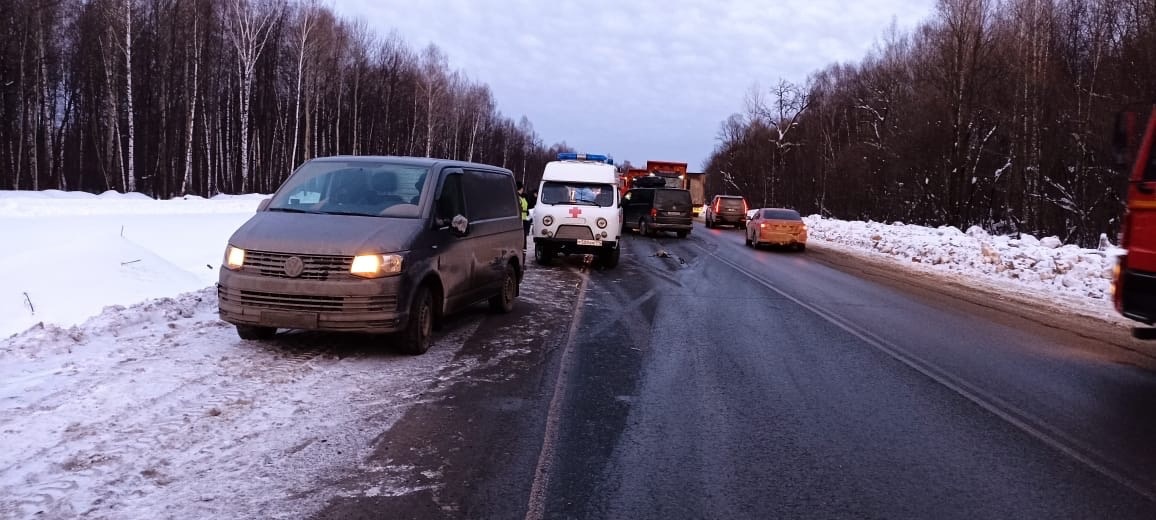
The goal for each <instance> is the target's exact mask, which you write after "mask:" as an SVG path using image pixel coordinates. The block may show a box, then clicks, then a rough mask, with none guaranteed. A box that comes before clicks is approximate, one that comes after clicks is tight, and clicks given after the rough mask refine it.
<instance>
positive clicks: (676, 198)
mask: <svg viewBox="0 0 1156 520" xmlns="http://www.w3.org/2000/svg"><path fill="white" fill-rule="evenodd" d="M654 207H656V208H658V209H664V210H675V209H689V208H690V192H689V191H686V190H655V193H654Z"/></svg>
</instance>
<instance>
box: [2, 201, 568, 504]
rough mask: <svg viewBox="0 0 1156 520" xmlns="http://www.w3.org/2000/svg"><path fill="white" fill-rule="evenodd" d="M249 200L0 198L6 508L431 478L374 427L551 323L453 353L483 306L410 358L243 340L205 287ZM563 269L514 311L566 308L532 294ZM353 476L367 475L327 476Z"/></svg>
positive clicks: (303, 500)
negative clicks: (390, 453) (380, 453)
mask: <svg viewBox="0 0 1156 520" xmlns="http://www.w3.org/2000/svg"><path fill="white" fill-rule="evenodd" d="M261 198H262V197H261V196H243V197H217V198H214V199H213V200H205V199H199V198H196V199H188V200H185V199H182V200H171V201H156V200H151V199H149V198H148V197H145V196H142V195H139V194H130V195H119V194H111V193H110V194H105V195H102V196H94V195H87V194H79V193H60V192H39V193H28V192H0V243H3V244H5V245H6V247H7V248H8V249H6V250H5V252H4V253H3V254H0V446H2V448H0V519H2V520H7V519H24V518H111V519H137V518H301V517H304V516H308V515H309V514H310V513H312V512H313V511H316V510H317V509H318V508H319V507H321V506H323V505H324V503H325V502H326V501H327V500H328V499H329V498H331V497H332V496H335V495H337V494H342V495H350V494H352V495H353V496H362V495H368V496H375V495H386V494H402V493H407V492H411V491H413V490H412V489H408V488H407V486H412V484H411V483H413V482H416V481H423V482H429V481H430V478H428V476H426V477H427V478H414V476H413V475H409V474H408V473H407V472H409V471H412V468H406V467H400V466H399V467H394V466H390V465H388V464H386V465H375V466H373V467H366V466H364V464H363V462H362V461H364V460H366V455H367V453H368V452H369V451H371V450H372V449H373V447H374V446H375V444H376V442H377V436H378V435H380V434H381V432H382V431H385V430H387V429H388V428H389V427H390V425H392V424H393V423H394V422H395V421H396V420H398V419H399V418H400V417H402V415H403V414H404V413H405V412H406V410H408V408H409V407H411V406H414V405H415V404H418V403H420V402H421V401H422V400H423V399H430V398H431V397H428V396H429V395H430V390H431V389H433V388H442V387H446V386H448V384H449V383H450V382H453V381H456V380H460V379H461V378H462V376H463V374H465V373H467V372H469V371H472V370H476V369H478V368H481V367H485V366H490V365H493V364H496V363H500V362H502V360H503V359H504V358H506V357H508V356H514V355H524V354H525V353H526V351H525V349H524V347H522V346H520V345H519V344H517V343H518V342H521V341H528V340H529V339H530V338H533V337H535V335H541V334H544V333H549V328H548V327H543V326H541V324H540V323H532V322H524V323H517V324H516V325H513V326H514V327H516V328H517V330H511V331H506V332H501V331H499V333H497V334H496V337H497V338H499V339H498V340H495V341H496V343H495V344H494V345H493V348H492V349H491V350H492V353H491V354H487V356H486V357H484V358H483V357H471V356H462V355H460V354H459V353H460V351H461V348H462V345H463V344H464V342H465V341H466V340H467V339H469V338H470V337H471V336H472V335H473V334H474V332H475V331H476V330H477V329H478V327H479V325H480V324H481V323H482V321H483V319H484V318H483V316H484V315H481V314H479V315H474V316H472V317H471V316H466V317H465V318H463V319H462V320H461V321H460V322H457V323H455V325H454V326H453V327H451V328H448V329H447V330H446V331H445V332H444V333H443V334H442V335H440V336H438V337H437V339H436V342H435V345H434V347H433V348H432V349H431V350H430V352H428V353H427V354H425V355H423V356H418V357H410V356H403V355H399V354H396V353H395V352H394V351H393V350H392V349H390V348H389V346H388V345H387V344H386V341H387V340H385V339H383V338H374V337H359V336H345V335H334V334H310V333H288V334H281V335H280V336H279V338H278V339H277V340H275V341H271V342H250V341H242V340H240V339H238V338H237V335H236V333H235V331H234V330H233V328H232V327H231V326H229V325H227V324H225V323H223V322H221V321H220V320H218V319H217V299H216V292H215V289H213V287H212V284H213V283H214V282H215V281H216V277H217V267H218V265H219V264H220V262H221V256H222V254H223V251H224V247H225V242H226V241H227V239H228V236H229V235H230V234H231V233H232V232H233V230H234V229H235V228H236V227H238V226H239V225H240V224H241V223H242V222H244V221H245V219H247V218H248V217H249V216H250V215H252V214H253V211H254V210H255V209H256V206H257V204H258V203H259V201H260V199H261ZM122 228H123V231H122ZM531 253H532V252H531ZM565 283H566V282H564V281H561V280H559V279H558V278H557V277H554V276H551V275H550V273H549V272H548V271H539V270H536V269H531V270H529V271H528V272H527V275H526V278H525V280H524V282H523V286H522V298H521V300H522V301H523V303H522V305H529V304H534V305H536V306H538V307H540V308H541V309H543V311H542V312H543V313H553V314H552V315H557V313H560V312H565V309H555V308H553V307H551V305H552V303H551V302H547V301H538V300H534V298H535V297H536V296H535V295H555V294H559V293H561V292H565V291H567V290H569V289H568V288H567V287H564V286H562V285H559V284H565ZM25 329H27V330H25ZM13 334H15V335H13ZM352 472H357V473H361V474H365V475H379V476H380V484H378V485H374V486H371V487H369V488H367V489H364V490H362V489H352V490H350V489H344V488H343V487H342V486H341V485H338V483H339V482H341V481H342V480H343V477H346V476H348V475H349V474H350V473H352ZM427 486H428V484H427Z"/></svg>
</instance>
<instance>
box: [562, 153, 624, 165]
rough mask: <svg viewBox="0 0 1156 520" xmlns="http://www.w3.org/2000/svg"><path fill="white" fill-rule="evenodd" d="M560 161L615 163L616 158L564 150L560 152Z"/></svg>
mask: <svg viewBox="0 0 1156 520" xmlns="http://www.w3.org/2000/svg"><path fill="white" fill-rule="evenodd" d="M558 160H559V161H594V162H604V163H606V164H614V159H612V158H610V157H607V156H605V155H597V154H592V153H574V152H562V153H559V154H558Z"/></svg>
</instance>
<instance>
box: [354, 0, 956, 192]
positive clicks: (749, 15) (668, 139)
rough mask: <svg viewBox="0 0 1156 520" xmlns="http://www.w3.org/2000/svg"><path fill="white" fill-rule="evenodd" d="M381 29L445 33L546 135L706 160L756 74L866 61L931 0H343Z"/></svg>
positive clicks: (623, 152)
mask: <svg viewBox="0 0 1156 520" xmlns="http://www.w3.org/2000/svg"><path fill="white" fill-rule="evenodd" d="M334 2H335V5H336V8H337V10H338V11H339V12H341V13H343V14H346V15H349V16H352V17H361V18H363V19H365V20H366V21H367V22H369V25H370V27H373V28H374V29H375V30H377V31H378V32H379V33H380V34H381V35H385V34H386V33H388V32H389V31H390V30H391V29H396V30H397V31H398V32H399V33H400V34H401V35H402V37H403V38H405V39H406V40H407V41H408V42H409V43H410V45H411V46H413V47H414V48H421V47H424V46H425V45H426V44H428V43H431V42H432V43H435V44H436V45H437V46H438V47H440V48H441V49H442V50H443V51H445V53H446V54H447V55H448V56H449V60H450V66H451V67H452V68H455V69H460V70H463V71H464V72H466V73H467V74H468V75H469V76H470V77H471V78H474V79H475V80H479V81H481V82H484V83H487V84H488V85H489V86H490V88H491V89H492V90H493V93H494V96H495V97H496V98H497V102H498V107H499V109H500V110H501V111H502V112H503V113H504V114H506V115H507V116H509V117H511V118H513V119H514V120H515V121H516V120H517V119H518V118H520V117H521V116H522V115H525V116H527V117H529V118H530V121H531V122H532V123H533V124H534V128H535V130H536V131H537V132H538V134H539V135H540V136H541V138H542V140H543V141H544V142H545V143H546V144H551V143H554V142H559V141H566V143H568V144H570V145H571V146H573V147H574V148H576V149H577V150H578V151H583V152H588V153H606V154H609V155H612V156H614V159H615V160H616V161H618V162H621V161H623V160H629V161H630V162H632V163H634V164H642V163H645V162H646V160H647V159H653V160H667V161H685V162H688V163H690V168H691V170H692V171H696V170H698V169H699V168H700V167H701V166H702V164H703V161H705V160H706V158H707V156H708V155H709V154H710V151H711V149H712V148H713V147H714V145H715V144H716V141H715V136H716V134H717V131H718V127H719V123H721V122H722V121H723V120H724V119H726V118H727V117H728V116H729V115H730V114H732V113H735V112H740V111H742V108H743V96H744V94H745V93H746V91H747V90H748V89H749V88H750V87H751V85H754V84H755V83H756V82H757V83H758V84H760V85H762V87H763V88H764V89H767V88H769V87H770V86H772V85H774V84H775V83H777V82H778V80H779V78H784V79H787V80H790V81H793V82H803V81H805V80H806V78H807V75H808V74H810V73H811V72H813V71H815V70H818V69H820V68H823V67H825V66H827V65H828V64H829V63H832V62H837V61H838V62H848V61H857V60H858V59H859V58H860V57H862V56H863V55H864V54H865V53H866V52H867V51H868V50H869V49H870V48H871V47H872V46H873V45H875V42H876V41H877V40H878V39H879V38H880V36H881V35H882V34H883V32H884V30H885V29H886V28H887V27H888V26H889V25H890V24H891V22H892V20H893V19H894V21H895V22H896V23H897V24H898V26H899V28H900V29H901V30H904V31H906V30H908V29H910V28H911V27H914V26H915V25H916V24H917V23H919V22H921V21H923V20H925V19H926V18H927V17H928V16H929V15H930V14H931V12H932V10H933V8H934V0H859V1H847V0H762V1H760V0H571V1H567V0H554V1H551V0H417V1H402V0H384V1H382V0H334Z"/></svg>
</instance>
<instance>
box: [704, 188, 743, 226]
mask: <svg viewBox="0 0 1156 520" xmlns="http://www.w3.org/2000/svg"><path fill="white" fill-rule="evenodd" d="M704 218H705V219H706V227H708V228H713V227H718V226H719V225H728V226H734V227H736V228H745V227H746V225H747V200H746V199H744V198H742V197H740V196H738V195H715V196H714V200H712V201H710V205H709V206H707V207H706V211H705V212H704Z"/></svg>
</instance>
